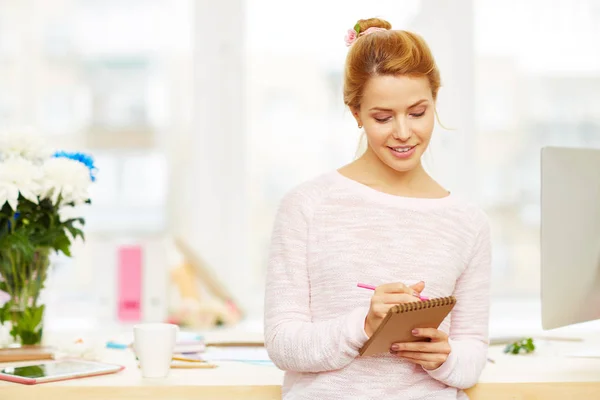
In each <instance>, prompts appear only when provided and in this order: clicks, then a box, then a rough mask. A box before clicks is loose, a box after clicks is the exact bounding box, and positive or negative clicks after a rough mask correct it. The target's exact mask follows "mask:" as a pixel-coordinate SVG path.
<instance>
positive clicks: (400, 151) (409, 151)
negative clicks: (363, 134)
mask: <svg viewBox="0 0 600 400" xmlns="http://www.w3.org/2000/svg"><path fill="white" fill-rule="evenodd" d="M415 147H417V145H414V146H396V147H389V146H388V149H390V150H391V151H392V155H393V156H394V157H396V158H401V159H406V158H409V157H410V156H412V155H413V154H414V152H415Z"/></svg>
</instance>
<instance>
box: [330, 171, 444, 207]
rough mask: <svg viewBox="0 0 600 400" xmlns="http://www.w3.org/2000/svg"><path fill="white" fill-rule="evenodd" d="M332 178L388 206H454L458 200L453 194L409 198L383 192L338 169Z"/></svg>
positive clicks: (357, 192)
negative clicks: (349, 176)
mask: <svg viewBox="0 0 600 400" xmlns="http://www.w3.org/2000/svg"><path fill="white" fill-rule="evenodd" d="M332 176H333V178H334V179H335V180H336V181H337V182H339V183H340V184H342V185H344V187H346V188H347V189H348V190H351V191H353V192H355V193H356V194H359V195H361V196H363V197H366V198H369V199H371V200H374V201H380V202H383V203H387V204H393V205H405V206H412V207H439V206H445V205H449V204H453V203H455V200H456V199H455V196H454V195H453V194H452V193H451V192H449V193H448V195H447V196H444V197H409V196H400V195H395V194H391V193H386V192H382V191H380V190H377V189H373V188H372V187H370V186H367V185H365V184H363V183H360V182H358V181H355V180H354V179H351V178H348V177H347V176H345V175H343V174H342V173H340V172H339V171H338V170H337V169H336V170H334V171H333V172H332Z"/></svg>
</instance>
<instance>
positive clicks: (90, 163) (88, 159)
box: [52, 151, 98, 182]
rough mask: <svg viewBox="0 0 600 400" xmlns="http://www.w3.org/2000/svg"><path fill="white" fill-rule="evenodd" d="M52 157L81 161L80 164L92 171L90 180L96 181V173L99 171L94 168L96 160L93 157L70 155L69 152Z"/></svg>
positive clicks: (62, 152) (81, 154)
mask: <svg viewBox="0 0 600 400" xmlns="http://www.w3.org/2000/svg"><path fill="white" fill-rule="evenodd" d="M52 157H64V158H70V159H71V160H75V161H79V162H80V163H82V164H83V165H85V166H86V167H88V169H89V170H90V179H91V180H92V182H95V181H96V171H98V168H96V167H95V166H94V159H93V158H92V156H90V155H88V154H85V153H77V152H76V153H69V152H67V151H57V152H56V153H54V154H53V155H52Z"/></svg>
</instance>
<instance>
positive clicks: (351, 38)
mask: <svg viewBox="0 0 600 400" xmlns="http://www.w3.org/2000/svg"><path fill="white" fill-rule="evenodd" d="M379 31H387V29H385V28H378V27H375V26H372V27H371V28H369V29H367V30H366V31H364V32H360V27H359V26H358V24H356V26H355V27H354V29H348V33H347V34H346V38H345V40H346V46H348V47H350V46H352V43H354V42H355V41H356V39H358V38H359V37H360V36H365V35H369V34H371V33H373V32H379ZM358 32H360V33H358Z"/></svg>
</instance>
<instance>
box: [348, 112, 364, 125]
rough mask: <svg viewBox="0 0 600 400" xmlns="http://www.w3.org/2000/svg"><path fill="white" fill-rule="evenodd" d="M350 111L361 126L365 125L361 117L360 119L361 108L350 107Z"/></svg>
mask: <svg viewBox="0 0 600 400" xmlns="http://www.w3.org/2000/svg"><path fill="white" fill-rule="evenodd" d="M350 111H351V112H352V116H353V117H354V119H355V120H356V124H357V125H358V126H359V127H361V126H362V125H363V123H362V121H361V119H360V114H359V111H360V109H358V108H356V107H350Z"/></svg>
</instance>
